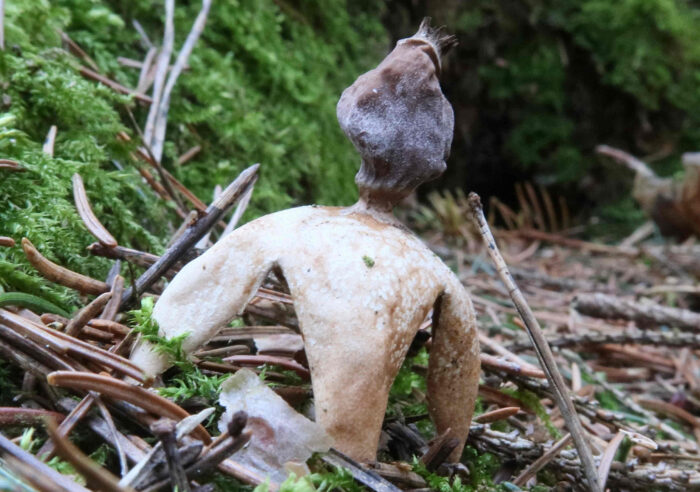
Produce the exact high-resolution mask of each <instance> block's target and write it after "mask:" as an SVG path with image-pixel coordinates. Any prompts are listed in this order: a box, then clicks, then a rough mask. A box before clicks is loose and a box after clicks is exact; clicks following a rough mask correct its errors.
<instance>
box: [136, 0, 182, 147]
mask: <svg viewBox="0 0 700 492" xmlns="http://www.w3.org/2000/svg"><path fill="white" fill-rule="evenodd" d="M174 16H175V0H165V32H164V33H163V46H161V48H160V53H159V54H158V59H157V61H156V78H155V80H154V81H153V104H151V108H150V110H149V111H148V117H147V118H146V127H145V128H144V130H143V133H144V138H143V141H144V143H145V144H146V145H149V146H151V147H152V146H153V145H152V144H153V133H154V131H155V125H156V122H157V120H158V113H159V110H160V101H161V98H162V95H163V87H164V86H165V76H166V75H167V72H168V65H170V56H171V55H172V52H173V44H174V42H175V25H174V22H173V18H174ZM159 159H160V157H159Z"/></svg>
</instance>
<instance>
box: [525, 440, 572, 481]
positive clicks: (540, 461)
mask: <svg viewBox="0 0 700 492" xmlns="http://www.w3.org/2000/svg"><path fill="white" fill-rule="evenodd" d="M569 441H571V434H567V435H565V436H564V437H562V438H561V439H559V441H557V442H556V443H555V444H554V445H553V446H552V447H551V448H549V449H548V450H547V451H545V453H544V454H543V455H542V456H540V457H539V458H537V459H536V460H535V461H533V462H532V463H531V464H530V466H528V467H527V468H525V469H524V470H523V471H522V472H521V473H520V475H518V476H517V478H516V479H515V480H513V484H514V485H517V486H518V487H522V486H524V485H525V484H526V483H527V481H528V480H530V479H531V478H532V477H534V476H535V474H536V473H537V472H538V471H540V470H541V469H542V468H544V467H545V466H546V465H547V463H549V462H550V461H552V460H553V459H554V458H555V457H556V456H557V454H559V451H561V450H562V449H564V448H565V447H566V446H567V445H568V444H569Z"/></svg>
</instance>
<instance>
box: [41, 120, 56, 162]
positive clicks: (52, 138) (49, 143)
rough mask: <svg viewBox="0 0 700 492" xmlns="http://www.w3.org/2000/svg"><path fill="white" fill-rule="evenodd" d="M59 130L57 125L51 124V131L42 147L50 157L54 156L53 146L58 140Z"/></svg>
mask: <svg viewBox="0 0 700 492" xmlns="http://www.w3.org/2000/svg"><path fill="white" fill-rule="evenodd" d="M57 131H58V128H56V125H51V128H49V133H48V134H47V135H46V140H44V146H43V147H42V150H43V151H44V154H47V155H49V156H50V157H53V147H54V143H55V142H56V133H57Z"/></svg>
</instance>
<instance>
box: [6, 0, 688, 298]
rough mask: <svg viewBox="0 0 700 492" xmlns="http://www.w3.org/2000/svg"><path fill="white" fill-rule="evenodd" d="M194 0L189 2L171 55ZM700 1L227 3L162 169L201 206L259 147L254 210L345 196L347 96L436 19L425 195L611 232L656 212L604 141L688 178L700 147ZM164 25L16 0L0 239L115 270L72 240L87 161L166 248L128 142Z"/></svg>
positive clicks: (122, 228) (348, 190)
mask: <svg viewBox="0 0 700 492" xmlns="http://www.w3.org/2000/svg"><path fill="white" fill-rule="evenodd" d="M200 8H201V3H200V2H185V1H178V2H176V7H175V14H174V54H173V59H174V57H175V54H176V53H177V52H178V51H179V50H180V48H181V47H182V44H183V43H184V41H185V38H186V36H187V33H188V32H189V30H190V28H191V25H192V22H193V20H194V18H195V17H196V16H197V13H198V12H199V10H200ZM699 13H700V5H698V4H697V3H695V2H689V1H682V0H623V1H619V2H609V1H607V0H576V1H569V0H559V1H556V2H553V1H546V0H506V1H495V2H494V1H480V0H473V1H457V0H442V1H439V0H438V1H430V2H429V1H419V0H390V1H387V2H374V1H352V2H349V1H344V0H313V1H311V0H308V1H303V0H274V1H273V0H236V1H216V2H214V3H213V6H212V10H211V13H210V15H209V17H208V19H207V24H206V26H205V28H204V29H203V31H202V34H201V37H200V39H199V40H198V41H197V43H196V45H195V47H194V50H193V52H192V54H191V55H190V56H189V58H188V60H187V64H186V67H185V70H184V72H183V73H182V75H181V76H180V77H179V79H178V82H177V84H176V85H175V87H174V90H173V93H172V97H171V102H170V110H169V114H168V118H167V133H166V137H165V143H164V148H163V157H162V165H163V167H164V168H165V169H166V170H167V171H168V172H170V173H172V174H173V175H174V176H175V177H176V178H177V179H179V180H180V181H181V182H182V183H184V185H185V186H187V187H188V188H189V189H191V190H192V191H193V192H194V193H195V194H196V195H197V196H198V197H199V198H200V199H201V200H202V201H204V202H205V203H209V202H210V201H211V198H212V196H213V191H214V188H215V186H216V185H223V186H225V185H226V184H227V183H229V182H230V181H231V180H232V179H233V178H234V177H235V176H236V175H237V173H238V172H240V171H241V170H242V169H244V168H245V167H247V166H249V165H250V164H252V163H255V162H260V163H261V165H262V167H261V177H260V180H259V181H258V184H257V186H256V189H255V193H254V194H253V197H252V200H251V205H250V207H249V208H248V211H247V212H246V215H245V220H250V219H251V218H253V217H256V216H259V215H260V214H262V213H266V212H271V211H275V210H279V209H282V208H285V207H289V206H294V205H299V204H308V203H321V204H331V205H348V204H351V203H353V201H354V200H355V199H356V189H355V186H354V182H353V176H354V174H355V172H356V170H357V168H358V167H359V158H358V156H357V154H356V152H355V151H354V149H353V148H352V146H351V144H350V143H349V142H348V141H347V140H346V139H345V137H344V135H343V134H342V132H341V131H340V129H339V127H338V124H337V121H336V117H335V104H336V102H337V100H338V97H339V95H340V93H341V92H342V90H343V89H344V88H345V87H347V86H348V85H350V84H351V83H352V81H353V80H354V79H355V78H356V77H357V76H358V75H359V74H361V73H363V72H364V71H366V70H368V69H371V68H373V67H374V66H375V65H376V64H377V63H378V62H379V61H380V60H381V59H382V58H383V57H384V56H385V55H386V54H387V53H388V52H389V51H390V50H391V48H392V47H393V45H394V44H395V42H396V40H398V39H400V38H403V37H407V36H410V35H411V34H412V33H414V32H415V30H416V28H417V26H418V24H419V23H420V20H421V19H422V18H423V17H424V16H431V17H432V18H433V25H444V26H445V29H446V31H447V32H450V33H454V34H456V35H457V37H458V38H459V46H458V47H457V48H456V49H455V50H454V51H453V52H451V53H449V54H448V56H447V57H446V59H445V61H444V74H443V77H442V85H443V90H444V92H445V93H446V95H447V98H448V99H449V100H450V101H451V102H452V105H453V106H454V110H455V117H456V124H455V138H454V144H453V147H452V155H451V157H450V159H449V162H448V164H449V168H448V171H447V173H446V174H445V175H444V176H443V178H441V179H440V180H439V181H436V182H434V183H431V184H429V185H427V186H425V187H424V188H422V189H421V190H420V191H419V196H418V199H419V200H420V202H421V203H427V202H431V199H430V198H429V197H428V195H429V194H430V193H432V195H430V196H431V197H432V202H434V203H439V202H440V200H443V201H444V200H445V199H447V200H448V201H449V200H452V201H453V202H458V201H459V194H460V193H465V194H466V193H468V192H469V191H476V192H478V193H479V194H480V195H481V196H482V197H483V198H484V202H485V203H486V204H487V207H489V206H490V205H491V203H492V200H493V198H494V197H495V198H496V200H497V201H498V202H499V203H502V204H503V205H504V206H505V207H507V208H508V209H511V210H514V211H515V212H516V213H519V212H520V211H521V210H522V208H523V206H527V203H530V204H531V205H533V208H534V203H533V198H532V197H533V194H534V196H535V197H536V198H535V199H534V200H535V201H537V200H539V202H540V204H541V208H543V209H544V208H547V209H548V211H549V212H550V215H551V214H553V215H554V216H555V218H556V220H555V221H556V222H558V223H557V224H556V226H557V227H552V226H553V224H551V223H550V224H549V225H546V224H545V225H543V226H542V227H540V228H542V229H552V230H554V229H562V225H563V222H564V219H566V225H567V226H568V227H569V228H571V227H577V228H578V229H576V230H577V232H579V233H583V234H589V235H595V236H597V237H600V238H603V239H606V240H612V239H616V238H620V237H623V236H624V235H626V234H629V233H630V232H632V231H633V230H634V229H635V228H636V227H638V226H639V225H640V224H642V223H643V222H644V220H645V214H644V212H643V211H642V209H641V208H640V206H639V204H638V203H637V202H636V201H635V200H634V199H633V198H632V195H631V190H632V184H633V179H634V173H633V172H631V171H630V170H629V169H627V168H626V167H625V166H621V165H619V164H617V163H615V162H614V161H613V160H611V159H609V158H603V157H600V156H598V155H596V153H595V150H594V149H595V147H596V146H597V145H599V144H608V145H612V146H614V147H617V148H620V149H623V150H625V151H627V152H629V153H631V154H633V155H635V156H637V157H639V158H640V159H642V160H643V161H644V162H646V163H647V164H648V165H649V166H650V167H651V168H652V169H653V170H654V171H655V172H656V173H657V174H658V175H659V176H662V177H671V178H674V177H675V179H680V178H681V176H682V172H681V170H682V167H681V155H682V154H683V153H684V152H687V151H694V150H698V149H700V111H699V109H700V91H699V90H698V83H699V82H700V43H698V36H699V34H698V32H700V31H699V30H698V29H697V25H698V16H699ZM164 22H165V15H164V5H163V3H162V2H151V1H145V0H133V1H132V0H127V1H108V0H58V1H52V2H49V1H47V0H17V1H13V2H7V4H6V6H5V20H4V38H5V39H4V43H5V50H4V51H3V52H2V54H1V55H0V78H1V82H2V92H3V95H2V101H0V103H1V104H2V108H0V112H2V114H3V118H2V120H1V121H0V124H1V125H2V132H3V133H2V134H1V135H0V137H2V138H0V152H2V153H3V157H7V158H10V159H15V160H17V162H21V165H22V166H23V167H24V169H25V170H26V171H28V172H24V173H13V174H12V175H9V174H6V175H5V176H9V177H7V179H4V181H2V182H0V193H1V194H2V198H3V201H4V205H3V206H2V207H0V219H2V220H0V229H1V230H0V234H3V235H7V236H12V237H21V236H23V235H27V236H31V237H33V238H34V239H33V241H34V242H35V245H36V246H37V247H38V248H39V249H40V250H42V251H46V252H47V255H48V256H49V257H52V258H53V259H54V260H55V261H59V262H60V263H62V264H65V265H67V266H69V267H75V268H79V269H82V270H83V271H85V270H87V272H89V273H93V274H95V275H98V272H99V273H100V274H103V273H104V270H105V268H106V263H100V262H101V261H102V260H100V259H97V258H89V259H88V258H85V257H84V256H82V253H80V252H81V251H83V250H84V247H85V245H86V244H89V242H88V241H89V238H88V236H87V233H86V232H85V231H84V230H83V228H82V226H81V224H80V223H79V222H77V221H76V219H77V215H76V212H75V210H74V207H73V204H72V200H71V183H70V176H71V175H72V174H73V173H74V172H80V173H81V175H82V177H83V179H84V181H85V184H86V189H87V193H88V196H89V197H90V198H91V199H92V201H93V202H94V203H93V207H94V208H95V211H96V213H97V214H98V215H99V216H100V217H101V219H102V220H103V221H104V222H105V225H106V226H107V227H108V229H109V230H110V231H112V233H113V234H114V235H115V236H117V237H118V238H119V241H120V244H127V245H133V246H134V247H138V248H140V249H144V250H151V251H153V250H155V251H158V250H159V249H160V248H162V247H163V246H164V245H163V244H162V241H161V239H159V238H162V237H165V235H169V234H172V232H173V227H177V225H178V224H177V222H178V220H179V219H178V220H173V219H174V218H176V216H175V215H174V214H173V211H174V208H175V207H174V205H173V204H172V203H169V204H166V206H165V207H164V206H162V205H161V206H154V203H155V201H156V200H157V199H158V197H157V195H155V194H154V192H153V190H151V189H150V188H149V187H147V186H145V185H144V183H143V180H142V178H141V176H140V175H139V172H138V169H139V168H142V167H143V163H140V162H139V161H138V159H134V157H133V151H134V150H135V148H136V147H137V141H138V140H139V132H140V131H141V128H143V126H144V123H145V121H146V119H147V114H148V110H149V104H148V102H147V101H146V102H144V99H143V98H144V97H145V98H146V99H147V98H148V97H149V94H150V91H151V86H150V83H149V77H150V82H152V76H151V75H152V71H153V69H154V66H153V60H154V59H155V55H156V54H157V53H158V50H159V48H160V47H161V46H162V44H163V33H164ZM144 65H146V66H145V67H144ZM100 77H102V78H103V79H106V80H108V81H110V82H112V83H116V84H118V85H120V86H121V87H122V89H125V88H126V92H132V93H138V94H140V97H141V98H140V99H139V97H129V96H127V95H124V94H122V93H120V91H119V90H115V89H114V88H113V87H112V88H110V87H109V86H106V85H104V84H101V83H98V81H99V80H100ZM121 92H125V91H124V90H122V91H121ZM51 126H56V128H57V132H56V135H55V139H54V140H55V141H54V142H53V143H55V145H53V143H52V155H51V156H47V155H46V153H45V152H42V143H43V142H44V140H45V139H46V138H47V134H48V132H49V130H50V128H51ZM120 132H124V133H126V134H127V135H129V136H130V137H129V138H130V139H131V140H130V141H129V142H127V141H125V139H123V138H117V137H116V136H117V135H119V134H120ZM141 174H143V172H141ZM5 176H4V177H5ZM545 195H547V196H546V197H545ZM547 202H549V204H548V203H547ZM541 214H545V213H544V212H541ZM419 215H420V214H419ZM545 215H546V214H545ZM428 219H430V217H428ZM495 220H496V221H498V222H501V221H502V219H501V218H500V216H496V217H495ZM419 222H420V221H419ZM419 225H420V224H419ZM424 225H426V224H424ZM501 225H502V224H501ZM427 226H428V227H429V226H430V224H427ZM0 255H2V256H1V257H0V273H4V276H5V277H6V278H7V277H8V276H11V277H12V278H13V279H14V280H12V281H10V282H8V281H7V280H5V282H6V284H12V285H15V286H17V285H18V284H21V282H20V280H21V279H20V278H19V277H18V275H19V273H18V270H17V265H24V258H23V255H22V254H21V252H12V251H7V250H5V251H2V252H0ZM20 271H26V272H30V271H29V270H23V269H22V268H20ZM98 276H99V275H98ZM24 280H27V279H24ZM27 287H28V286H27V285H25V290H27V289H26V288H27ZM35 287H37V286H35ZM30 290H32V289H30Z"/></svg>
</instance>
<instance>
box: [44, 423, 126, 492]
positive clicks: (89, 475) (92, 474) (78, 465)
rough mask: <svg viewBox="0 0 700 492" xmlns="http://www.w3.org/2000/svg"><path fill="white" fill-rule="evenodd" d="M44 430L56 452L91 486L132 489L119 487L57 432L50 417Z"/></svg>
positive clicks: (108, 490) (121, 491) (116, 490)
mask: <svg viewBox="0 0 700 492" xmlns="http://www.w3.org/2000/svg"><path fill="white" fill-rule="evenodd" d="M46 430H47V432H48V434H49V437H50V438H51V440H52V441H53V443H54V447H55V448H56V454H58V455H59V456H60V457H61V458H63V459H64V460H66V461H68V462H69V463H71V464H72V465H73V466H74V467H75V469H76V470H77V471H78V473H80V474H81V475H82V476H84V477H85V479H86V480H87V482H88V483H89V484H91V486H92V487H94V488H96V489H98V490H104V491H106V492H127V491H133V489H131V488H121V487H120V486H119V481H118V480H117V479H116V477H115V476H114V475H112V474H111V473H109V472H108V471H107V470H106V469H105V468H102V467H101V466H100V465H98V464H97V463H95V462H94V461H92V460H91V459H90V458H89V457H88V456H86V455H85V454H83V452H82V451H80V449H78V447H77V446H76V445H75V444H73V443H72V442H70V441H69V440H68V439H66V438H65V437H64V436H62V435H61V434H59V433H58V431H57V428H56V422H54V421H53V420H52V419H49V420H48V421H47V426H46Z"/></svg>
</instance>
